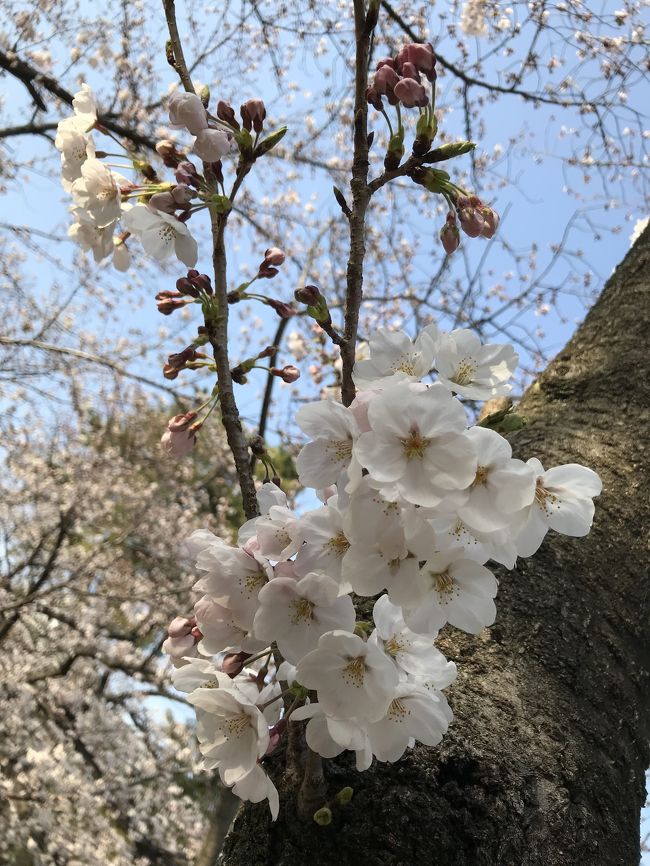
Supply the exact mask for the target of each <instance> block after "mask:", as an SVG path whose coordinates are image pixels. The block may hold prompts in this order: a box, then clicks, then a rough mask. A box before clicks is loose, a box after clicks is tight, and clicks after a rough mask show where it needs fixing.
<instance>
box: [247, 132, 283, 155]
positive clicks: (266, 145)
mask: <svg viewBox="0 0 650 866" xmlns="http://www.w3.org/2000/svg"><path fill="white" fill-rule="evenodd" d="M286 132H287V127H286V126H282V127H280V129H276V131H275V132H272V133H271V135H269V136H268V137H267V138H265V139H264V141H261V142H260V143H259V144H258V145H257V147H256V148H255V156H256V157H258V156H264V154H265V153H268V152H269V151H270V150H272V149H273V148H274V147H275V145H276V144H278V143H279V142H280V141H282V139H283V138H284V136H285V134H286Z"/></svg>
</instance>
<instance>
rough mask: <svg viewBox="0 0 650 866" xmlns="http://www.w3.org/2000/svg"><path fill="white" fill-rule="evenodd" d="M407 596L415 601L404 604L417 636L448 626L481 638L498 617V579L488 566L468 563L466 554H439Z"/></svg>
mask: <svg viewBox="0 0 650 866" xmlns="http://www.w3.org/2000/svg"><path fill="white" fill-rule="evenodd" d="M405 594H408V595H410V598H411V601H410V603H408V602H407V601H405V602H404V604H403V609H404V619H405V621H406V624H407V625H408V627H409V628H411V629H413V631H415V632H420V633H426V634H431V633H433V632H437V631H438V629H440V628H442V626H443V625H444V624H445V623H446V622H448V623H450V624H451V625H453V626H456V628H460V629H462V630H463V631H467V632H470V634H478V633H479V632H480V631H481V629H483V628H484V627H485V626H488V625H492V623H493V622H494V619H495V617H496V606H495V604H494V597H495V596H496V594H497V581H496V578H495V577H494V575H493V574H492V572H491V571H490V570H489V569H487V568H485V566H483V565H479V564H478V563H477V562H473V561H472V560H471V559H465V558H464V554H463V551H462V550H446V551H441V552H440V553H435V554H434V555H433V556H432V557H431V558H430V559H428V560H427V561H426V562H425V563H424V565H423V567H422V568H421V569H420V571H419V575H418V582H417V585H416V586H414V587H412V588H408V589H406V590H405Z"/></svg>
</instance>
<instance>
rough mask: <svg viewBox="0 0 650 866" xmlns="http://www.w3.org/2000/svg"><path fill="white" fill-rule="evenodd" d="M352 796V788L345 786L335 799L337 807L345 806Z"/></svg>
mask: <svg viewBox="0 0 650 866" xmlns="http://www.w3.org/2000/svg"><path fill="white" fill-rule="evenodd" d="M353 795H354V791H353V790H352V788H351V787H350V786H349V785H346V787H345V788H341V790H340V791H339V792H338V794H337V795H336V797H335V799H336V802H337V803H338V804H339V806H347V805H348V803H349V802H350V800H351V799H352V797H353Z"/></svg>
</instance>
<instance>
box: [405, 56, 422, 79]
mask: <svg viewBox="0 0 650 866" xmlns="http://www.w3.org/2000/svg"><path fill="white" fill-rule="evenodd" d="M400 72H401V73H402V78H412V79H413V80H414V81H417V82H418V84H421V83H422V82H421V81H420V73H419V72H418V71H417V69H416V68H415V66H414V65H413V64H412V63H409V62H408V61H407V62H406V63H403V64H402V68H401V70H400Z"/></svg>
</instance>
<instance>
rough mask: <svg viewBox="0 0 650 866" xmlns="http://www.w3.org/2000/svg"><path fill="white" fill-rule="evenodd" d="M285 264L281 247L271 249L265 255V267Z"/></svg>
mask: <svg viewBox="0 0 650 866" xmlns="http://www.w3.org/2000/svg"><path fill="white" fill-rule="evenodd" d="M283 263H284V253H283V252H282V250H281V249H280V248H279V247H269V249H268V250H266V252H265V253H264V262H263V264H265V265H281V264H283Z"/></svg>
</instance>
